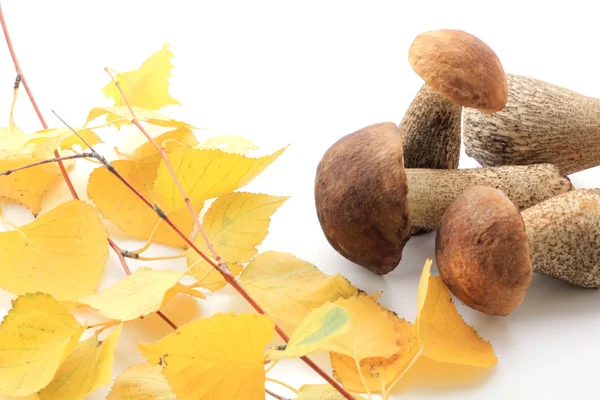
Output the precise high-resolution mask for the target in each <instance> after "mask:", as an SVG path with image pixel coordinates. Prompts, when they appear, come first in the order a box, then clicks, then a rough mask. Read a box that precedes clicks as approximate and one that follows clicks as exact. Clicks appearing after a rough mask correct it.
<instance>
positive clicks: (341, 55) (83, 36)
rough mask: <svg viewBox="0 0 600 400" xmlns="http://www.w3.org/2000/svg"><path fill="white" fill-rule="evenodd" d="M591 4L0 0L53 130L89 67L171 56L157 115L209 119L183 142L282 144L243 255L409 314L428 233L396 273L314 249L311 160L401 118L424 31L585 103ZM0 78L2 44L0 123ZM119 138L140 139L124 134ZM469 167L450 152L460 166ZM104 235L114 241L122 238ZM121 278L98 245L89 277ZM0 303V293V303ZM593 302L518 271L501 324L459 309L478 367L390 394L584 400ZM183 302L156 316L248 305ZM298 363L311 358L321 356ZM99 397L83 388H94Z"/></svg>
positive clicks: (302, 379)
mask: <svg viewBox="0 0 600 400" xmlns="http://www.w3.org/2000/svg"><path fill="white" fill-rule="evenodd" d="M590 4H593V3H592V2H585V3H584V2H577V1H568V2H562V3H561V4H560V5H558V4H554V3H550V2H539V3H534V2H526V1H523V0H521V1H506V0H505V1H502V2H483V1H479V2H475V1H474V2H466V1H462V2H461V1H457V0H455V1H433V0H429V1H422V2H416V1H415V2H400V1H388V2H384V1H365V2H361V3H351V2H347V1H335V2H334V1H328V2H321V1H302V2H295V3H294V2H278V1H272V2H266V1H252V2H226V1H221V2H191V1H168V2H167V1H160V2H158V1H112V0H102V1H65V0H53V1H30V0H20V1H17V0H2V6H3V9H4V12H5V16H6V18H7V22H8V24H9V28H10V33H11V34H12V36H13V41H14V45H15V47H16V50H17V53H18V56H19V58H20V61H21V64H22V66H23V69H24V73H25V75H26V77H27V78H28V80H29V83H30V85H31V87H32V89H33V91H34V93H35V95H36V97H37V100H38V102H39V104H40V105H41V108H42V110H43V113H44V115H45V116H46V119H47V120H48V121H49V123H50V124H51V126H59V122H58V121H57V120H56V119H55V118H53V115H52V114H51V110H52V109H54V110H56V111H57V112H58V113H59V114H60V115H61V116H63V117H64V118H65V119H66V120H67V121H69V122H70V123H72V124H74V125H81V124H83V123H84V122H85V118H86V116H87V113H88V111H89V110H90V109H91V108H92V107H95V106H101V105H109V104H110V102H109V101H107V100H106V99H105V97H104V95H103V94H102V93H101V92H100V89H101V88H102V87H103V86H104V85H105V84H106V83H107V79H108V77H107V75H106V74H105V72H104V71H103V67H104V66H110V67H112V68H114V69H117V70H121V71H127V70H130V69H135V68H137V66H138V65H139V64H140V63H141V62H142V61H143V60H144V59H145V58H146V57H148V56H149V55H150V54H152V53H153V52H155V51H157V50H159V49H160V48H161V46H162V45H163V44H164V43H170V44H171V49H172V51H173V52H174V53H175V59H174V61H173V62H174V64H175V68H174V69H173V78H172V79H171V83H172V86H171V94H172V95H173V96H174V97H175V98H176V99H178V100H179V101H180V102H181V103H182V107H169V108H167V109H165V110H164V112H166V113H167V114H169V115H171V116H173V117H175V118H179V119H181V120H184V121H186V122H189V123H192V124H194V125H196V126H200V127H202V128H206V129H209V130H210V132H202V131H200V132H199V138H200V139H202V135H208V134H209V133H210V134H213V133H214V132H217V133H228V134H237V135H243V136H246V137H248V138H250V139H252V140H253V141H255V142H256V143H257V144H258V145H259V146H261V148H262V149H263V150H264V151H271V150H273V149H276V148H279V147H281V146H284V145H286V144H288V143H290V144H291V147H290V148H289V149H288V150H287V151H286V152H285V153H284V154H283V155H282V156H281V157H280V158H279V159H278V160H277V161H276V162H275V163H274V164H273V165H272V166H271V167H270V168H268V169H267V170H266V171H265V172H264V173H263V174H262V175H261V176H260V177H259V178H257V179H256V180H255V181H254V182H253V183H252V184H251V185H250V186H248V187H247V188H246V189H247V190H252V191H262V192H266V193H270V194H277V195H289V196H291V199H290V200H288V201H287V202H286V203H285V205H284V206H283V207H281V209H280V210H279V211H278V212H277V214H276V215H275V217H274V219H273V222H272V224H271V228H270V234H269V236H268V238H267V239H266V240H265V241H264V242H263V244H262V245H261V246H260V249H261V250H278V251H287V252H292V253H294V254H295V255H297V256H298V257H301V258H303V259H305V260H308V261H311V262H313V263H314V264H316V265H317V266H318V267H319V268H320V269H321V270H323V271H324V272H326V273H330V274H331V273H335V272H341V273H342V274H344V276H346V277H347V278H348V279H350V280H351V281H352V283H354V284H355V285H357V286H359V287H360V288H362V289H364V290H366V291H368V292H371V293H373V292H376V291H383V295H382V297H381V302H382V303H383V304H384V305H385V306H387V307H389V308H391V309H392V310H394V311H396V312H397V313H398V314H399V315H400V316H403V317H406V318H407V319H409V320H410V321H413V320H414V317H415V314H416V293H417V282H418V279H419V275H420V273H421V268H422V266H423V263H424V261H425V259H426V258H427V257H433V256H434V247H433V239H434V234H429V235H426V236H422V237H417V238H413V239H412V240H411V241H410V242H409V243H408V245H407V247H406V250H405V253H404V258H403V260H402V262H401V263H400V265H399V266H398V267H397V268H396V270H395V271H393V272H392V273H390V274H388V275H387V276H384V277H380V276H375V275H374V274H372V273H369V272H368V271H366V270H364V269H362V268H361V267H359V266H356V265H354V264H352V263H350V262H348V261H346V260H345V259H344V258H342V257H341V256H340V255H338V254H337V253H336V252H335V251H333V249H332V248H331V247H330V246H329V245H328V243H327V242H326V240H325V238H324V236H323V235H322V232H321V229H320V227H319V224H318V221H317V218H316V213H315V208H314V203H313V182H314V174H315V170H316V166H317V163H318V162H319V159H320V158H321V156H322V154H323V153H324V152H325V151H326V149H327V148H328V147H329V146H330V145H331V144H332V143H333V142H335V141H336V140H337V139H339V138H340V137H341V136H343V135H345V134H347V133H351V132H353V131H355V130H357V129H359V128H361V127H364V126H366V125H370V124H373V123H377V122H384V121H392V122H395V123H397V122H399V121H400V120H401V119H402V116H403V114H404V111H405V110H406V108H407V107H408V105H409V103H410V101H411V100H412V97H413V96H414V94H415V93H416V92H417V90H418V89H419V87H420V85H421V84H422V80H421V79H420V78H419V77H418V76H417V75H416V74H415V73H414V72H413V71H412V69H411V68H410V66H409V64H408V61H407V50H408V47H409V46H410V43H411V42H412V40H413V38H414V37H415V36H416V35H417V34H419V33H421V32H423V31H427V30H432V29H440V28H454V29H462V30H466V31H468V32H470V33H472V34H475V35H476V36H478V37H480V38H481V39H482V40H484V41H485V42H486V43H487V44H488V45H490V46H491V47H492V48H493V49H494V50H495V52H496V53H497V54H498V56H499V57H500V59H501V61H502V63H503V65H504V68H505V70H506V71H507V72H511V73H519V74H524V75H529V76H532V77H536V78H539V79H543V80H546V81H549V82H552V83H555V84H558V85H562V86H565V87H567V88H569V89H572V90H575V91H578V92H580V93H582V94H586V95H589V96H595V97H600V78H598V73H599V71H600V62H599V61H598V60H599V58H598V56H597V54H598V52H599V51H600V45H599V43H598V38H599V37H600V34H599V31H598V22H597V21H598V12H597V10H595V9H593V6H591V5H590ZM14 77H15V74H14V70H13V66H12V63H11V61H10V58H9V54H8V52H7V51H6V50H5V47H4V43H1V45H0V125H6V123H7V122H8V110H9V105H10V101H11V98H12V84H13V81H14ZM17 107H18V108H17V111H16V118H17V124H19V125H20V127H21V128H23V129H25V130H27V131H35V130H37V129H40V125H39V123H38V121H37V119H36V117H35V114H34V113H33V110H32V109H31V108H30V106H29V104H28V102H27V101H26V96H25V92H24V91H23V92H22V93H21V94H20V99H19V103H18V106H17ZM130 132H131V135H133V136H135V137H136V138H138V139H139V140H138V142H139V143H141V139H140V138H139V134H138V133H137V132H136V131H130ZM107 137H108V139H109V140H113V141H114V143H117V144H118V143H120V141H121V140H122V139H123V133H119V132H116V131H108V133H107ZM103 149H104V150H106V148H103ZM476 165H477V164H476V163H475V162H473V161H472V160H469V159H468V158H467V157H466V156H464V153H463V155H462V159H461V163H460V166H461V167H469V166H476ZM90 168H91V167H90V166H89V165H86V164H85V162H83V163H78V165H77V168H76V171H75V172H74V173H73V175H72V176H73V177H74V179H75V181H76V183H77V188H78V191H79V193H81V194H84V193H85V183H86V177H87V173H88V172H89V170H90ZM571 179H572V181H573V183H574V185H575V186H576V187H578V188H582V187H595V186H598V181H599V180H600V178H599V177H598V170H597V169H596V170H589V171H585V172H582V173H579V174H575V175H572V176H571ZM67 198H68V192H67V191H66V189H65V188H64V186H61V187H59V188H57V190H55V191H53V192H52V193H51V194H50V196H49V197H48V198H47V199H46V201H45V203H44V210H48V209H49V208H52V207H53V206H55V205H56V204H57V201H60V200H61V199H67ZM5 215H6V216H7V217H8V219H9V220H11V221H13V222H17V223H25V222H27V221H29V220H31V216H30V214H29V213H28V212H27V211H23V210H22V209H20V208H19V207H7V208H6V214H5ZM119 243H121V244H122V245H123V246H124V247H126V248H133V247H135V245H136V244H132V243H129V242H126V241H119ZM166 251H167V250H160V249H158V250H155V251H154V253H153V254H161V252H162V253H165V252H166ZM132 265H133V266H139V265H140V264H139V263H138V264H136V263H132ZM152 265H153V266H157V267H160V268H169V267H170V268H180V267H182V266H183V264H182V263H181V262H176V263H173V262H171V263H161V264H152ZM434 273H437V270H435V268H434ZM122 276H123V272H122V270H121V269H120V266H119V264H118V263H117V260H116V257H115V256H114V255H111V259H110V262H109V263H108V264H107V268H106V277H105V279H104V281H103V283H102V287H105V286H106V285H107V284H109V283H110V282H114V281H115V280H116V279H119V278H121V277H122ZM65 279H68V278H67V277H65ZM11 298H12V295H10V294H8V293H2V295H1V297H0V300H1V305H2V307H3V311H4V312H5V311H6V309H7V308H8V307H9V305H10V303H9V300H10V299H11ZM599 302H600V293H599V292H598V291H596V290H584V289H579V288H575V287H572V286H569V285H567V284H564V283H562V282H560V281H557V280H553V279H550V278H546V277H542V276H535V277H534V279H533V282H532V285H531V288H530V290H529V292H528V293H527V297H526V299H525V302H524V303H523V305H522V306H521V307H520V308H519V309H517V310H516V311H515V312H514V313H512V314H511V315H510V316H508V317H492V316H487V315H484V314H482V313H478V312H476V311H473V310H471V309H468V308H467V307H465V306H463V305H462V304H458V308H459V312H460V313H461V314H462V315H463V316H464V318H465V320H466V321H467V322H468V323H469V324H471V325H472V326H473V327H475V329H476V330H477V331H478V332H479V333H480V335H481V336H482V337H483V338H485V339H487V340H490V341H491V342H492V344H493V347H494V350H495V352H496V354H497V356H498V358H499V363H498V365H497V366H496V367H494V368H492V369H490V370H479V369H469V368H461V367H448V366H440V365H435V364H433V363H420V365H418V366H417V372H420V377H417V375H418V374H416V373H410V374H409V376H408V377H407V379H406V380H405V382H404V383H403V384H402V386H401V387H400V388H399V389H400V390H398V391H397V392H396V393H395V395H394V397H393V398H395V399H396V398H398V399H399V398H404V399H482V398H485V399H506V398H529V397H535V398H543V399H563V398H572V399H575V398H584V397H589V398H595V397H597V395H596V393H597V387H598V369H599V368H600V357H599V356H600V349H599V346H600V340H599V339H598V331H599V330H600V303H599ZM192 303H193V302H192V301H191V300H188V299H186V298H184V297H182V298H181V299H178V300H176V301H174V302H173V303H171V304H169V306H167V308H166V309H165V313H166V314H167V315H169V316H170V317H172V319H173V320H174V321H175V322H176V323H178V324H182V323H185V322H186V321H189V320H191V319H192V318H195V316H209V315H212V314H213V313H215V312H219V311H224V310H236V311H248V310H249V307H248V306H246V305H245V304H244V302H243V300H241V299H240V298H239V297H238V296H237V295H236V294H234V293H233V292H232V291H231V290H223V291H221V292H218V293H216V294H213V295H211V296H210V299H209V300H208V301H203V302H202V303H200V304H198V306H196V307H192V310H193V312H194V313H195V314H194V315H190V313H189V312H188V311H185V310H186V307H185V306H189V305H190V304H192ZM167 333H169V328H168V327H167V326H166V325H165V324H164V323H163V322H162V321H161V320H160V319H158V318H157V317H156V316H150V317H148V318H146V319H144V320H143V321H136V322H134V323H130V324H127V325H126V326H125V329H124V333H123V335H122V337H121V340H120V342H119V347H118V351H117V354H116V359H117V361H116V364H115V370H114V372H115V374H117V373H120V372H121V371H123V369H124V368H126V367H127V366H128V365H131V364H134V363H137V362H139V361H142V360H143V359H142V358H141V356H140V355H139V354H138V352H137V349H136V347H135V343H136V342H139V341H145V342H147V341H154V340H157V339H159V338H160V337H162V336H164V335H165V334H167ZM314 358H315V359H316V360H317V361H318V362H319V363H320V364H321V365H323V366H325V367H327V368H328V363H327V357H326V354H324V353H318V354H316V355H314ZM273 376H276V377H279V378H281V379H282V380H285V381H286V382H288V383H290V384H292V385H294V386H300V385H301V384H303V383H316V382H320V380H319V378H318V377H317V376H316V375H315V374H314V373H312V371H310V370H309V369H308V368H307V367H306V366H305V365H304V364H302V363H301V362H299V361H291V362H286V363H282V365H280V366H278V367H277V368H276V369H275V371H274V373H273ZM107 390H108V387H106V388H105V389H104V390H102V391H99V392H98V393H96V394H95V395H93V396H90V397H89V398H90V399H101V398H104V394H105V393H106V392H107ZM278 392H279V393H281V394H287V393H286V392H285V391H283V390H279V391H278Z"/></svg>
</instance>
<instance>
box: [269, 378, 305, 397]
mask: <svg viewBox="0 0 600 400" xmlns="http://www.w3.org/2000/svg"><path fill="white" fill-rule="evenodd" d="M265 380H266V381H267V382H273V383H276V384H278V385H279V386H283V387H284V388H286V389H287V390H289V391H291V392H293V393H295V394H296V396H298V395H299V394H300V392H298V390H297V389H295V388H293V387H291V386H290V385H288V384H287V383H285V382H281V381H278V380H277V379H273V378H269V377H268V376H267V377H265Z"/></svg>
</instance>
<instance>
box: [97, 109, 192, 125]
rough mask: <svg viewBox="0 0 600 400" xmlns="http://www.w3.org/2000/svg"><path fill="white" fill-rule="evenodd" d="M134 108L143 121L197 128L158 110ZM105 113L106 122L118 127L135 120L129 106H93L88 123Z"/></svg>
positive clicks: (153, 123) (134, 111)
mask: <svg viewBox="0 0 600 400" xmlns="http://www.w3.org/2000/svg"><path fill="white" fill-rule="evenodd" d="M132 109H133V113H134V114H135V117H136V118H137V119H138V120H139V121H141V122H146V123H148V124H151V125H156V126H162V127H167V128H188V129H196V127H194V126H193V125H190V124H188V123H186V122H182V121H177V120H176V119H173V118H171V117H169V116H168V115H165V114H162V113H159V112H158V111H154V110H150V109H147V108H142V107H132ZM103 115H106V123H107V124H111V125H113V126H114V127H115V128H117V129H121V126H123V125H131V124H132V122H131V121H133V116H132V115H131V111H130V110H129V108H128V107H127V106H116V107H96V108H93V109H92V110H90V112H89V113H88V117H87V123H90V122H92V121H93V120H95V119H96V118H98V117H101V116H103Z"/></svg>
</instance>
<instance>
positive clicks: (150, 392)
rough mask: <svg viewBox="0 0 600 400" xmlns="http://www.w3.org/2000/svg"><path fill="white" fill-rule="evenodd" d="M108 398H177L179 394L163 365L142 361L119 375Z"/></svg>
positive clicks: (142, 399)
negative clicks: (174, 390)
mask: <svg viewBox="0 0 600 400" xmlns="http://www.w3.org/2000/svg"><path fill="white" fill-rule="evenodd" d="M106 400H177V396H175V393H173V390H172V389H171V386H169V382H167V378H165V376H164V375H163V374H162V367H160V366H158V365H152V364H150V363H142V364H136V365H133V366H131V367H129V368H127V370H125V372H123V373H122V374H121V375H119V376H118V377H117V380H116V381H115V384H114V385H113V387H112V389H111V390H110V393H109V394H108V396H107V397H106Z"/></svg>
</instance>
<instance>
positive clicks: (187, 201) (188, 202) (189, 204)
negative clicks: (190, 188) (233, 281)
mask: <svg viewBox="0 0 600 400" xmlns="http://www.w3.org/2000/svg"><path fill="white" fill-rule="evenodd" d="M104 70H105V71H106V73H107V74H108V76H110V79H111V80H112V81H113V82H114V84H115V86H116V87H117V89H119V93H121V97H122V98H123V101H124V102H125V104H126V105H127V108H128V109H129V112H130V113H131V118H132V121H131V122H132V123H133V124H134V125H135V126H136V127H137V128H138V129H139V130H140V132H142V133H143V134H144V136H145V137H146V139H148V141H149V142H150V143H152V145H153V146H154V147H155V148H156V151H158V153H159V154H160V156H161V157H162V159H163V160H164V162H165V165H166V166H167V169H168V170H169V173H170V174H171V176H172V177H173V181H174V182H175V185H176V186H177V189H178V190H179V193H180V194H181V197H183V201H184V202H185V205H186V206H187V208H188V210H189V211H190V214H192V218H193V219H194V224H195V225H196V227H197V228H198V232H200V234H201V235H202V237H203V238H204V242H205V243H206V246H207V247H208V249H209V250H210V252H211V254H212V256H213V258H214V259H215V260H217V261H218V262H219V264H222V263H223V260H222V259H221V258H220V257H219V255H218V254H217V252H216V250H215V248H214V247H213V245H212V243H211V242H210V239H209V238H208V235H207V234H206V232H205V231H204V228H203V227H202V224H201V223H200V219H199V218H198V216H197V215H196V211H195V210H194V207H193V206H192V202H191V200H190V198H189V197H188V195H187V193H186V192H185V190H184V189H183V186H182V185H181V182H180V181H179V179H178V178H177V174H176V173H175V170H174V169H173V166H172V165H171V161H170V160H169V157H168V156H167V151H166V150H165V148H164V147H163V146H159V145H158V143H156V141H155V140H154V138H153V137H152V136H150V134H149V133H148V132H147V131H146V129H145V128H144V127H143V126H142V124H141V123H140V121H139V120H138V119H137V117H136V116H135V112H134V111H133V108H132V107H131V104H129V100H128V99H127V96H125V92H123V88H121V84H120V83H119V81H118V80H117V79H116V78H115V76H114V75H113V73H112V72H111V69H110V68H104Z"/></svg>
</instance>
